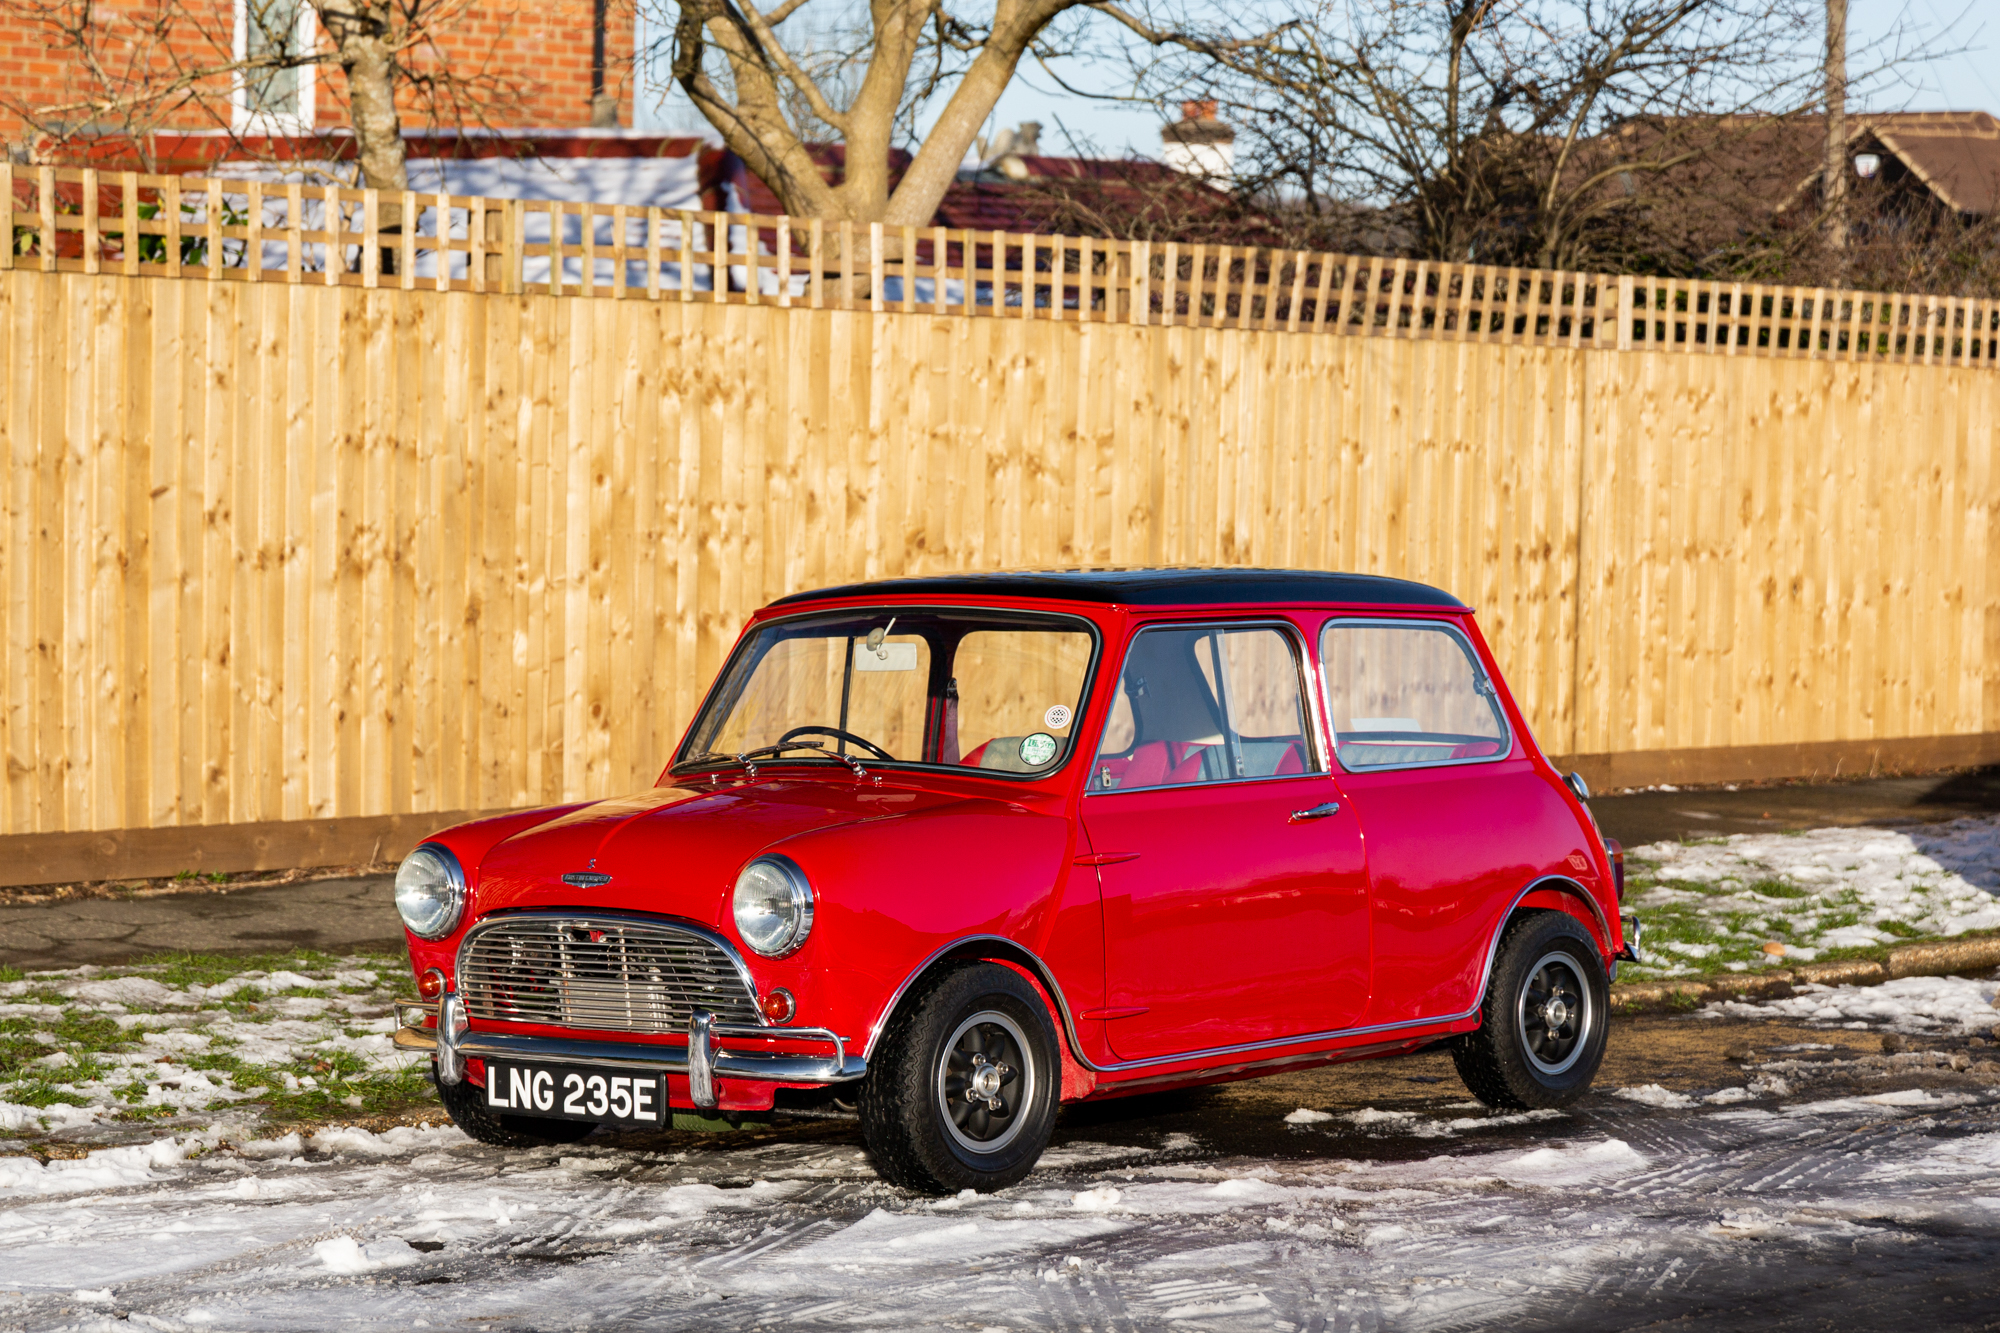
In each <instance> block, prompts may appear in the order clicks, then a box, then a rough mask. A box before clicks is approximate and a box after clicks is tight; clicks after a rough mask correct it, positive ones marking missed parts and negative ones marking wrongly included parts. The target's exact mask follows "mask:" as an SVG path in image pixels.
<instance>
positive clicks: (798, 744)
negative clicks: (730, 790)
mask: <svg viewBox="0 0 2000 1333" xmlns="http://www.w3.org/2000/svg"><path fill="white" fill-rule="evenodd" d="M788 750H811V751H812V752H813V753H815V754H817V755H819V756H821V757H822V758H825V759H838V760H839V761H840V762H841V763H843V764H846V765H847V766H848V767H849V768H851V769H853V770H854V776H855V777H857V778H865V777H867V776H868V770H867V769H865V768H863V767H862V766H861V761H860V760H859V759H856V758H855V757H854V756H853V755H851V754H841V753H840V752H838V751H836V750H829V749H827V748H826V743H825V742H823V741H780V742H778V744H776V745H764V746H759V747H758V748H757V749H755V750H744V751H742V752H740V753H736V754H725V753H722V752H720V751H717V750H710V751H708V752H707V753H705V754H698V755H695V756H694V757H693V758H692V759H684V760H682V761H681V762H680V763H678V764H675V765H674V771H675V772H676V773H678V772H680V771H681V770H682V769H684V768H687V767H689V766H690V765H693V764H707V765H712V764H714V763H715V762H716V761H721V762H723V763H734V764H741V765H742V766H743V768H744V770H745V771H746V772H748V773H749V775H750V777H751V779H752V780H753V781H754V780H755V779H756V777H757V761H758V760H759V759H772V758H775V757H777V756H778V755H781V754H784V753H785V752H786V751H788Z"/></svg>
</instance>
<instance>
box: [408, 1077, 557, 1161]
mask: <svg viewBox="0 0 2000 1333" xmlns="http://www.w3.org/2000/svg"><path fill="white" fill-rule="evenodd" d="M431 1082H433V1083H436V1084H437V1090H438V1100H439V1101H441V1102H443V1103H444V1109H445V1114H446V1115H449V1116H450V1117H451V1123H452V1124H454V1125H457V1126H458V1127H459V1128H460V1129H462V1130H464V1131H465V1132H466V1133H467V1134H469V1135H470V1136H472V1137H473V1138H475V1139H478V1140H479V1141H480V1142H481V1143H490V1144H492V1145H493V1146H494V1147H496V1148H546V1147H548V1146H550V1145H552V1144H558V1143H575V1142H576V1141H577V1140H578V1139H580V1138H582V1137H583V1136H584V1135H586V1134H588V1133H590V1131H591V1130H593V1129H596V1128H597V1126H596V1125H594V1124H592V1123H591V1122H590V1121H588V1120H553V1119H550V1118H548V1117H546V1116H538V1115H499V1114H496V1113H495V1112H493V1111H491V1110H489V1109H487V1106H486V1089H484V1088H481V1087H479V1086H477V1085H475V1084H474V1083H473V1082H472V1081H471V1080H469V1079H461V1080H459V1081H458V1082H457V1083H451V1084H446V1083H439V1082H438V1077H437V1066H436V1065H432V1066H431Z"/></svg>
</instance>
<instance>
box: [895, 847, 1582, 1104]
mask: <svg viewBox="0 0 2000 1333" xmlns="http://www.w3.org/2000/svg"><path fill="white" fill-rule="evenodd" d="M1542 890H1554V891H1556V892H1560V893H1567V894H1569V895H1571V896H1573V897H1577V898H1581V899H1583V900H1584V902H1586V903H1588V904H1589V905H1590V908H1591V912H1592V914H1593V915H1594V916H1595V917H1596V918H1597V923H1598V928H1599V930H1600V931H1602V932H1603V934H1602V938H1603V939H1605V940H1608V939H1610V938H1611V934H1610V931H1609V930H1608V929H1607V928H1606V927H1605V921H1604V909H1603V908H1602V907H1600V906H1599V905H1598V903H1597V900H1596V899H1595V898H1593V897H1592V896H1591V895H1590V893H1589V891H1588V890H1586V889H1585V888H1584V887H1583V886H1582V885H1581V884H1578V883H1577V882H1576V881H1575V880H1573V879H1568V878H1566V877H1565V876H1562V875H1543V876H1542V877H1541V878H1539V879H1536V880H1534V881H1532V882H1530V883H1529V884H1528V886H1527V887H1526V888H1524V889H1522V890H1521V891H1520V892H1519V893H1516V894H1515V895H1514V897H1513V899H1512V900H1511V901H1509V902H1508V904H1507V907H1506V910H1505V911H1503V912H1501V913H1500V915H1499V919H1498V920H1496V921H1495V922H1494V924H1493V932H1492V934H1491V935H1490V936H1489V937H1488V939H1487V942H1486V960H1485V962H1484V964H1483V965H1482V966H1481V968H1480V972H1479V985H1478V986H1477V987H1475V988H1474V990H1473V999H1472V1006H1471V1007H1470V1008H1468V1009H1465V1010H1462V1011H1461V1012H1459V1013H1456V1014H1439V1015H1436V1016H1433V1017H1429V1018H1405V1019H1400V1020H1398V1021H1396V1022H1394V1023H1376V1024H1372V1025H1370V1026H1367V1027H1350V1028H1332V1029H1329V1030H1327V1031H1324V1032H1306V1033H1301V1034H1299V1035H1297V1036H1292V1037H1273V1038H1270V1039H1268V1040H1265V1041H1252V1042H1244V1043H1241V1044H1240V1045H1235V1046H1211V1047H1209V1048H1207V1049H1206V1050H1199V1051H1182V1052H1177V1053H1175V1054H1173V1055H1155V1056H1148V1057H1147V1058H1145V1059H1143V1060H1117V1061H1113V1062H1111V1063H1109V1064H1099V1063H1097V1062H1096V1061H1094V1060H1092V1059H1091V1058H1090V1057H1089V1056H1087V1055H1085V1054H1084V1051H1083V1042H1082V1040H1081V1039H1080V1038H1079V1037H1078V1035H1077V1030H1076V1017H1075V1015H1074V1014H1072V1013H1071V1012H1070V1007H1069V1000H1068V998H1067V997H1065V996H1064V995H1063V991H1062V986H1061V985H1059V984H1058V983H1057V981H1056V978H1055V972H1054V971H1053V970H1052V969H1051V968H1050V967H1049V965H1048V964H1047V963H1046V962H1044V961H1043V960H1042V959H1041V958H1040V957H1039V956H1038V955H1037V954H1036V953H1035V952H1034V951H1033V950H1032V949H1029V948H1028V947H1027V946H1025V945H1023V944H1021V943H1020V942H1019V941H1018V940H1010V939H1008V938H1007V937H1006V936H1004V935H966V936H963V937H961V938H959V939H956V940H953V941H952V942H951V943H950V944H947V945H945V946H944V947H942V948H940V949H937V950H934V951H933V952H932V953H931V954H930V956H929V957H927V958H925V959H924V960H923V962H921V963H919V964H918V965H917V966H916V967H915V968H914V969H912V970H911V972H910V973H909V975H908V976H906V977H904V978H903V982H902V984H901V985H899V986H897V987H896V990H895V992H894V994H892V995H890V997H889V1002H888V1003H887V1004H885V1005H884V1006H882V1012H881V1013H880V1014H878V1015H876V1018H875V1023H874V1025H873V1026H872V1027H871V1028H870V1029H869V1031H868V1044H867V1045H866V1046H865V1047H864V1048H863V1049H862V1053H861V1054H862V1058H863V1059H864V1060H872V1059H873V1058H874V1056H875V1044H876V1043H877V1042H878V1041H880V1040H881V1039H882V1033H883V1030H884V1029H886V1028H887V1027H888V1025H889V1019H890V1017H891V1016H892V1015H894V1014H895V1012H896V1007H897V1006H898V1005H900V1004H901V1003H902V1002H903V997H904V996H905V995H907V994H908V993H909V991H910V988H911V987H912V986H914V985H916V983H917V982H918V981H919V980H920V979H922V978H923V977H924V976H925V975H926V974H927V973H928V972H929V971H930V970H931V968H933V967H935V966H936V965H937V964H939V963H941V962H945V961H947V960H948V959H950V958H952V957H953V956H962V957H967V958H983V959H994V960H999V961H1007V962H1014V963H1018V964H1020V965H1021V966H1023V967H1025V968H1027V969H1028V970H1029V971H1031V972H1033V973H1034V975H1035V979H1036V980H1037V981H1038V982H1040V983H1041V986H1042V988H1043V989H1044V990H1046V991H1047V992H1048V993H1049V996H1050V998H1052V999H1053V1000H1054V1001H1055V1003H1056V1010H1057V1012H1058V1014H1059V1015H1060V1017H1061V1019H1062V1027H1063V1035H1064V1036H1066V1037H1067V1038H1068V1040H1069V1051H1070V1055H1071V1057H1072V1058H1074V1059H1075V1060H1076V1062H1077V1063H1078V1064H1080V1065H1082V1066H1083V1067H1084V1068H1085V1069H1088V1070H1089V1071H1090V1072H1091V1073H1093V1074H1118V1073H1124V1072H1126V1071H1128V1070H1134V1069H1155V1068H1158V1067H1159V1066H1161V1065H1174V1064H1187V1063H1190V1062H1194V1061H1206V1060H1214V1059H1220V1058H1222V1057H1225V1056H1232V1055H1245V1054H1250V1053H1253V1052H1256V1051H1270V1050H1282V1049H1284V1048H1285V1047H1288V1046H1311V1045H1314V1044H1317V1043H1321V1042H1327V1041H1339V1040H1345V1039H1346V1038H1349V1037H1367V1036H1373V1035H1376V1034H1378V1033H1390V1032H1402V1031H1407V1030H1409V1029H1412V1028H1426V1027H1436V1026H1437V1025H1439V1024H1440V1023H1462V1022H1464V1021H1465V1020H1466V1019H1468V1018H1471V1017H1473V1016H1474V1015H1476V1014H1477V1013H1478V1012H1479V1010H1480V1008H1481V1007H1482V1006H1483V1005H1484V1004H1485V1003H1486V988H1487V986H1488V985H1490V984H1491V983H1492V980H1493V965H1494V963H1495V961H1496V960H1497V959H1498V958H1499V955H1500V937H1501V936H1502V935H1504V934H1506V932H1507V923H1508V922H1509V921H1512V920H1513V919H1514V913H1516V912H1517V911H1519V910H1520V908H1521V904H1522V903H1523V902H1525V901H1526V900H1527V897H1528V895H1529V894H1531V893H1536V892H1539V891H1542ZM1188 1072H1190V1073H1196V1072H1199V1071H1196V1070H1190V1071H1188Z"/></svg>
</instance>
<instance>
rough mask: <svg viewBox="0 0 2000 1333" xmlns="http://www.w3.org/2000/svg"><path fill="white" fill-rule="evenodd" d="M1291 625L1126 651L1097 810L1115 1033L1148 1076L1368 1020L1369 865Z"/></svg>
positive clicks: (1155, 636) (1185, 636) (1092, 803)
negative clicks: (1316, 723)
mask: <svg viewBox="0 0 2000 1333" xmlns="http://www.w3.org/2000/svg"><path fill="white" fill-rule="evenodd" d="M1302 663H1303V653H1302V652H1301V650H1300V643H1299V638H1298V635H1297V632H1296V630H1295V629H1294V628H1293V627H1292V626H1290V625H1289V624H1284V623H1273V622H1270V621H1263V622H1247V621H1246V622H1233V623H1220V624H1201V625H1188V624H1172V625H1160V626H1154V627H1150V628H1147V629H1144V630H1142V631H1140V632H1139V633H1138V634H1137V635H1135V636H1134V637H1133V639H1132V641H1131V644H1130V647H1129V648H1128V649H1127V652H1126V656H1125V663H1124V667H1123V670H1122V672H1121V674H1120V677H1119V681H1118V688H1117V693H1116V695H1115V697H1114V703H1113V707H1112V713H1111V716H1110V718H1109V719H1108V720H1107V723H1106V727H1105V731H1104V735H1103V738H1102V740H1101V741H1100V743H1099V752H1098V755H1097V758H1096V759H1095V761H1094V762H1093V763H1092V766H1091V771H1090V774H1089V789H1088V793H1087V795H1086V796H1085V798H1084V801H1083V821H1084V827H1085V830H1086V832H1087V833H1088V834H1089V837H1090V845H1091V851H1092V853H1093V855H1094V858H1095V859H1096V860H1097V861H1098V862H1099V870H1098V873H1099V876H1100V885H1101V892H1102V894H1103V904H1104V932H1105V943H1104V954H1105V982H1106V986H1105V1009H1104V1010H1103V1011H1101V1013H1102V1015H1103V1016H1104V1017H1105V1018H1106V1020H1107V1021H1106V1034H1107V1038H1108V1041H1109V1044H1110V1046H1111V1049H1112V1050H1113V1051H1114V1052H1115V1053H1116V1054H1117V1056H1118V1057H1119V1058H1120V1059H1121V1060H1145V1059H1155V1058H1159V1057H1162V1056H1169V1055H1176V1054H1181V1053H1186V1052H1194V1051H1202V1050H1212V1049H1215V1048H1219V1047H1226V1046H1236V1045H1242V1044H1245V1043H1251V1042H1260V1041H1270V1040H1273V1039H1277V1038H1282V1037H1288V1036H1298V1035H1302V1034H1306V1033H1312V1032H1323V1031H1327V1030H1330V1029H1334V1028H1339V1027H1343V1026H1346V1025H1348V1024H1349V1023H1351V1022H1353V1021H1354V1020H1355V1019H1356V1018H1357V1017H1358V1016H1359V1015H1360V1014H1361V1012H1362V1011H1363V1009H1364V1008H1365V1007H1366V1004H1367V995H1368V982H1369V978H1368V961H1369V949H1368V904H1367V866H1366V862H1365V859H1364V856H1363V851H1362V845H1361V837H1360V833H1359V829H1358V827H1357V825H1356V824H1355V822H1354V820H1353V818H1352V816H1351V815H1350V814H1349V812H1348V810H1347V808H1346V805H1345V802H1344V799H1343V797H1342V794H1341V791H1340V788H1339V787H1338V785H1337V784H1336V783H1335V781H1334V779H1333V778H1332V777H1331V775H1330V774H1329V773H1328V772H1327V765H1326V763H1325V761H1324V759H1323V757H1322V754H1321V747H1320V745H1319V744H1318V743H1317V738H1316V735H1315V730H1316V729H1315V728H1314V727H1313V726H1312V725H1311V724H1310V723H1309V721H1308V710H1307V707H1306V691H1305V689H1304V688H1303V686H1304V680H1305V673H1304V670H1303V665H1302Z"/></svg>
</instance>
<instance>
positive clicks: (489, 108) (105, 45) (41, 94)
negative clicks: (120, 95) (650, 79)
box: [0, 0, 633, 153]
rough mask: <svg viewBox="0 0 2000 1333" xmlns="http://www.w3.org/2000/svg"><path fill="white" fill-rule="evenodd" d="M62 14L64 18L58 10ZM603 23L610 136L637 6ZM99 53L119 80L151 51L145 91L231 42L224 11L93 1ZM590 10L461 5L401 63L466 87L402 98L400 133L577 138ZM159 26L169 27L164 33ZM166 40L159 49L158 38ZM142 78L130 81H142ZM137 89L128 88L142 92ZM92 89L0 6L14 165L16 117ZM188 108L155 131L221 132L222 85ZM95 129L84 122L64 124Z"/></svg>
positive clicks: (158, 120)
mask: <svg viewBox="0 0 2000 1333" xmlns="http://www.w3.org/2000/svg"><path fill="white" fill-rule="evenodd" d="M65 8H66V9H67V8H72V7H69V6H65ZM607 9H608V12H607V15H606V21H605V38H606V40H605V76H604V79H605V91H606V93H607V94H610V95H613V96H615V97H617V99H618V124H620V125H630V124H631V123H632V47H633V40H632V36H633V34H632V26H633V0H610V3H609V5H608V6H607ZM94 13H95V16H96V22H97V24H98V25H99V28H98V31H99V33H100V40H99V43H98V46H99V50H100V51H101V52H102V53H103V54H104V56H105V57H106V59H107V63H109V64H111V65H112V66H113V67H115V68H118V69H120V70H121V72H122V71H124V70H125V69H126V68H127V67H128V66H129V65H130V64H131V63H132V62H133V61H134V59H135V57H134V53H135V52H145V51H150V52H152V53H153V57H154V58H153V59H152V61H151V62H150V65H151V71H152V72H151V74H150V75H149V76H148V77H149V78H150V80H151V81H152V82H153V83H154V84H155V85H156V86H157V85H159V84H160V83H162V82H164V81H165V80H166V78H167V77H169V75H168V71H169V69H170V67H171V66H172V65H173V64H175V63H178V64H180V65H181V66H182V67H183V68H212V67H214V66H215V65H217V64H218V63H220V62H224V61H227V59H228V58H229V52H230V49H231V44H232V40H233V36H232V34H233V32H234V8H233V4H232V0H169V3H162V0H96V4H95V5H94ZM592 13H593V3H592V0H466V3H464V4H463V6H462V7H461V6H459V5H458V4H453V5H452V6H451V8H450V15H451V17H450V19H449V21H448V22H445V23H443V24H441V26H440V27H439V29H438V31H437V33H436V37H437V43H436V47H435V49H419V50H417V51H415V52H413V53H412V54H411V56H410V58H409V60H410V64H411V65H412V66H413V67H414V68H415V69H416V70H417V71H418V72H420V73H421V72H425V71H428V70H430V69H433V68H436V67H438V66H440V65H441V66H443V67H445V68H447V69H448V70H449V71H450V72H451V73H452V74H453V75H454V76H455V78H456V79H457V80H458V81H461V82H462V83H464V84H468V85H470V91H469V93H467V94H463V95H460V96H458V97H447V98H441V99H428V98H426V97H425V96H424V95H423V93H422V92H421V91H420V90H419V89H418V88H416V87H414V86H412V87H406V88H405V89H404V90H403V98H402V100H403V102H404V103H405V106H406V108H407V112H406V114H407V117H408V118H407V120H406V124H408V126H409V127H410V128H413V129H414V128H420V127H423V126H426V125H429V124H431V123H433V122H435V123H436V124H438V125H440V126H442V127H446V128H473V127H477V126H480V125H491V126H496V127H506V128H514V127H524V126H534V127H546V128H559V127H569V128H574V127H580V126H585V125H588V124H589V123H590V111H591V107H590V80H591V44H592V33H591V20H592ZM163 15H171V21H169V22H167V23H165V24H164V25H163V24H162V23H161V20H162V16H163ZM162 33H164V37H163V38H162V37H161V36H160V34H162ZM138 72H139V71H134V73H135V74H136V73H138ZM138 81H139V80H138V79H135V80H134V82H135V83H136V82H138ZM99 87H100V85H98V84H96V83H95V82H94V81H93V80H92V78H91V77H90V76H89V75H88V73H87V71H86V66H85V65H84V63H83V62H82V61H81V60H80V59H79V58H78V55H77V53H76V52H75V50H74V49H73V47H72V46H71V45H70V44H69V43H68V42H67V41H66V39H65V38H64V37H63V35H62V34H61V33H60V32H59V31H57V30H56V29H54V28H53V27H51V26H50V25H48V24H47V23H44V22H41V21H39V20H38V19H37V18H36V17H35V16H34V15H33V14H32V13H29V12H25V11H24V8H23V7H21V6H19V5H15V4H0V139H4V140H6V142H7V146H8V147H9V148H10V149H13V150H14V151H16V152H17V153H19V152H20V151H21V150H22V149H23V148H24V147H25V146H26V144H27V140H28V137H29V130H28V126H27V123H26V121H25V120H24V118H23V115H22V109H23V108H24V107H29V108H50V107H55V106H62V105H66V104H70V103H73V102H77V101H82V100H85V99H88V98H90V97H91V96H92V95H93V94H95V93H96V92H97V91H98V89H99ZM201 91H202V94H203V95H202V96H201V97H199V98H196V99H186V98H182V99H177V104H170V105H163V107H162V110H161V111H160V112H159V113H157V114H156V115H154V116H153V117H152V118H151V120H152V123H151V124H150V125H149V126H147V128H151V129H174V130H200V129H213V128H217V127H218V126H219V125H221V124H223V123H225V121H224V120H223V119H222V118H223V117H226V115H227V110H228V105H229V103H228V94H229V80H228V79H227V77H223V78H220V79H215V80H211V81H209V82H208V83H207V84H206V85H204V87H203V88H202V90H201ZM315 92H316V96H315V98H314V102H315V117H316V126H317V128H320V129H331V128H337V127H340V126H344V125H345V124H347V108H346V103H347V89H346V81H345V79H344V78H343V76H342V74H341V71H340V67H339V66H338V65H337V64H335V63H332V62H328V63H327V64H325V65H322V66H321V67H320V68H319V71H318V74H317V80H316V87H315ZM64 118H65V119H69V120H72V121H75V120H86V119H91V118H92V117H90V116H89V114H88V112H86V111H81V110H79V111H73V112H71V113H69V114H68V115H67V116H65V117H64Z"/></svg>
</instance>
